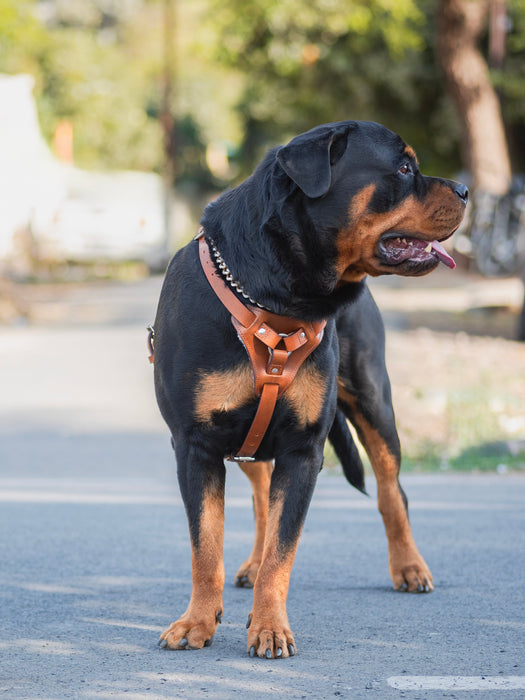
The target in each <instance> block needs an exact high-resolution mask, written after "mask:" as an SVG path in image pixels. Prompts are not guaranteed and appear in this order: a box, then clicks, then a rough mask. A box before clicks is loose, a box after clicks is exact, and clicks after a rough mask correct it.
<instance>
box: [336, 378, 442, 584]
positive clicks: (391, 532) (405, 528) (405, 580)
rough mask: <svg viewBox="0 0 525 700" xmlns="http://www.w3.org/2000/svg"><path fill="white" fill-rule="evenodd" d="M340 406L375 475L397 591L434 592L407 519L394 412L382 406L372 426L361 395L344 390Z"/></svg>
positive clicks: (389, 560)
mask: <svg viewBox="0 0 525 700" xmlns="http://www.w3.org/2000/svg"><path fill="white" fill-rule="evenodd" d="M339 405H342V406H344V407H345V412H346V413H347V415H348V417H349V418H350V420H351V421H352V423H353V425H354V426H355V428H356V430H357V433H358V435H359V440H360V441H361V442H362V444H363V445H364V447H365V449H366V451H367V453H368V456H369V458H370V462H371V463H372V468H373V470H374V473H375V476H376V480H377V505H378V508H379V511H380V513H381V515H382V517H383V522H384V525H385V531H386V536H387V539H388V562H389V569H390V576H391V577H392V581H393V583H394V588H395V589H396V590H400V591H403V590H406V591H410V592H420V593H423V592H429V591H431V590H432V589H433V584H432V574H431V573H430V571H429V569H428V566H427V565H426V563H425V560H424V559H423V557H422V556H421V554H420V553H419V551H418V549H417V546H416V543H415V542H414V538H413V536H412V530H411V528H410V523H409V520H408V501H407V498H406V495H405V493H404V491H403V489H402V488H401V485H400V483H399V468H400V462H401V454H400V449H399V440H398V437H397V433H396V431H395V423H394V415H393V412H391V411H390V410H389V408H388V407H387V406H383V409H382V410H383V416H381V415H380V412H379V411H378V413H376V414H375V419H374V421H373V423H372V422H370V421H369V420H368V414H369V411H368V410H366V412H365V411H364V410H363V405H362V403H361V400H360V398H359V396H353V395H351V394H349V393H348V392H347V391H345V390H344V389H341V388H340V389H339ZM367 408H369V407H367Z"/></svg>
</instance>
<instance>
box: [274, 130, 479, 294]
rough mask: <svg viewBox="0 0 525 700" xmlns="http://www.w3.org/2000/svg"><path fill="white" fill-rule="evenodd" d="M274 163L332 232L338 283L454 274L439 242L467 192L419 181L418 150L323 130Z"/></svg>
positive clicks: (374, 133)
mask: <svg viewBox="0 0 525 700" xmlns="http://www.w3.org/2000/svg"><path fill="white" fill-rule="evenodd" d="M276 158H277V161H278V163H279V164H280V166H281V168H282V169H283V170H284V172H285V173H286V175H287V176H288V177H289V178H290V179H291V180H292V181H293V182H294V183H295V185H296V186H297V187H298V188H299V190H300V192H301V193H302V199H303V206H304V207H305V209H306V210H307V212H308V216H309V218H310V219H312V220H313V221H314V222H316V221H318V222H321V225H322V227H323V229H324V231H329V230H330V231H332V232H335V250H336V260H335V267H336V271H337V276H338V279H339V280H340V281H341V282H344V281H346V282H355V281H359V280H360V279H362V278H363V277H364V276H365V275H372V276H378V275H384V274H398V275H410V276H415V275H424V274H426V273H428V272H430V271H431V270H433V269H434V268H435V267H436V266H437V265H438V264H439V262H440V261H441V262H443V263H444V264H445V265H448V266H449V267H454V265H455V263H454V261H453V259H452V258H451V257H450V255H448V253H447V252H446V251H445V249H444V248H443V246H442V241H444V240H446V239H447V238H449V237H450V236H451V235H452V234H453V233H454V231H455V230H456V229H457V228H458V226H459V224H460V223H461V220H462V219H463V215H464V213H465V206H466V203H467V199H468V190H467V188H466V187H465V186H464V185H461V184H459V183H457V182H453V181H451V180H443V179H441V178H436V177H428V176H425V175H422V174H421V173H420V172H419V168H418V162H417V158H416V155H415V153H414V151H413V149H412V148H411V147H410V146H407V145H406V144H405V142H404V141H403V140H402V139H401V138H400V137H399V136H398V135H397V134H395V133H393V132H392V131H390V130H389V129H386V128H385V127H383V126H381V125H380V124H376V123H373V122H355V121H352V122H337V123H333V124H325V125H323V126H319V127H316V128H315V129H312V130H311V131H308V132H306V133H305V134H301V135H300V136H297V137H296V138H294V139H293V140H292V141H290V143H289V144H287V145H286V146H283V147H282V148H280V149H279V150H278V151H277V155H276Z"/></svg>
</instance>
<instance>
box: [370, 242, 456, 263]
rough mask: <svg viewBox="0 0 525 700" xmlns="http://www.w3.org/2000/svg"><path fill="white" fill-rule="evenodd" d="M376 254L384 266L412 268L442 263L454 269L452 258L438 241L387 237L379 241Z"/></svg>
mask: <svg viewBox="0 0 525 700" xmlns="http://www.w3.org/2000/svg"><path fill="white" fill-rule="evenodd" d="M377 252H378V255H379V257H380V258H381V261H382V262H383V263H385V264H386V265H402V264H403V263H408V264H410V265H414V266H418V267H419V266H427V265H429V266H430V265H434V266H435V265H436V264H438V263H440V262H442V263H443V264H444V265H446V266H447V267H450V269H452V270H453V269H454V268H455V267H456V263H455V261H454V258H452V257H451V256H450V255H449V254H448V253H447V251H446V250H445V249H444V248H443V246H442V245H441V243H440V242H439V241H423V240H421V239H420V238H412V237H409V236H387V237H384V238H382V239H381V240H380V241H379V244H378V248H377Z"/></svg>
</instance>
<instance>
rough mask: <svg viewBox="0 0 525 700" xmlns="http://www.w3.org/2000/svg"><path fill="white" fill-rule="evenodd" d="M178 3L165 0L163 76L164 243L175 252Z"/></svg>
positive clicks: (167, 249)
mask: <svg viewBox="0 0 525 700" xmlns="http://www.w3.org/2000/svg"><path fill="white" fill-rule="evenodd" d="M175 2H176V0H164V6H163V32H164V41H163V47H164V49H163V53H164V55H163V76H162V110H161V117H160V119H161V124H162V130H163V135H164V172H163V179H164V243H165V248H166V251H167V252H171V251H170V248H171V241H170V229H171V217H172V191H173V184H174V179H175V153H176V151H175V134H174V128H173V126H174V118H173V113H172V102H173V92H174V85H175V30H176V27H175Z"/></svg>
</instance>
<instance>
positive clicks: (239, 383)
mask: <svg viewBox="0 0 525 700" xmlns="http://www.w3.org/2000/svg"><path fill="white" fill-rule="evenodd" d="M253 399H255V389H254V383H253V372H252V370H251V367H250V365H248V364H245V365H244V364H243V365H239V366H238V367H234V368H233V369H231V370H226V371H224V372H211V373H206V374H203V375H202V376H201V378H200V379H199V381H198V383H197V386H196V388H195V417H196V418H197V420H199V421H201V422H203V423H208V422H210V421H211V418H212V414H213V413H215V412H220V413H224V412H226V411H234V410H235V409H237V408H240V407H241V406H244V404H246V403H248V402H249V401H252V400H253Z"/></svg>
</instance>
